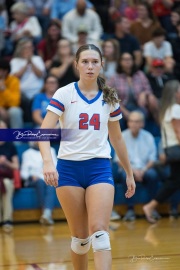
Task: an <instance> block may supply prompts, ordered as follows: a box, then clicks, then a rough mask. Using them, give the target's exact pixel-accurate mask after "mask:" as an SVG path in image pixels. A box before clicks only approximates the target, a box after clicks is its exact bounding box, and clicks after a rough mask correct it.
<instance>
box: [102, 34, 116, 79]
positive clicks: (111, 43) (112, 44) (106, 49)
mask: <svg viewBox="0 0 180 270" xmlns="http://www.w3.org/2000/svg"><path fill="white" fill-rule="evenodd" d="M102 51H103V61H104V66H103V75H104V77H105V79H107V80H109V79H110V78H111V77H112V76H114V75H115V74H116V69H117V66H118V62H119V55H120V53H119V52H120V49H119V43H118V41H117V40H116V39H107V40H105V41H104V42H103V43H102Z"/></svg>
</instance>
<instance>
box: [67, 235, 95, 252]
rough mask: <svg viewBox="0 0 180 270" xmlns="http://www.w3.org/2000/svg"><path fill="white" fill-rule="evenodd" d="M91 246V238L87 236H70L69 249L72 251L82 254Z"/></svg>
mask: <svg viewBox="0 0 180 270" xmlns="http://www.w3.org/2000/svg"><path fill="white" fill-rule="evenodd" d="M90 247H91V239H90V237H87V238H86V239H80V238H76V237H72V240H71V249H72V251H74V253H76V254H79V255H83V254H86V253H87V252H88V251H89V249H90Z"/></svg>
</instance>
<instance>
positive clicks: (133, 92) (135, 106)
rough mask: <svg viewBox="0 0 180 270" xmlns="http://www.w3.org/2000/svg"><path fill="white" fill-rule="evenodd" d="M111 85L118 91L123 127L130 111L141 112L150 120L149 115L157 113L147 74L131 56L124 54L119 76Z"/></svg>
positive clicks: (113, 78) (118, 70)
mask: <svg viewBox="0 0 180 270" xmlns="http://www.w3.org/2000/svg"><path fill="white" fill-rule="evenodd" d="M109 85H110V86H112V87H114V88H115V89H117V94H118V97H119V99H120V100H121V101H122V102H121V110H122V112H123V114H124V119H122V120H123V121H122V120H121V121H122V122H121V127H122V128H124V127H126V125H125V124H126V123H124V122H125V121H126V119H128V117H129V113H130V111H133V110H140V111H141V112H143V113H144V115H145V116H146V118H148V116H149V113H152V114H153V115H155V112H157V101H156V98H155V97H154V95H153V94H152V89H151V86H150V84H149V81H148V79H147V77H146V76H145V74H144V73H143V72H142V71H141V70H139V69H137V68H136V66H135V64H134V60H133V57H132V55H131V54H129V53H122V55H121V57H120V61H119V65H118V68H117V74H116V75H115V76H113V77H112V78H111V79H110V80H109Z"/></svg>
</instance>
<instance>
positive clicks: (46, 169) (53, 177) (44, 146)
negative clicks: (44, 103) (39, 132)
mask: <svg viewBox="0 0 180 270" xmlns="http://www.w3.org/2000/svg"><path fill="white" fill-rule="evenodd" d="M58 119H59V115H57V114H56V113H54V112H51V111H47V114H46V116H45V118H44V120H43V122H42V125H41V128H42V129H53V128H55V126H56V124H57V121H58ZM39 149H40V152H41V155H42V159H43V174H44V180H45V182H46V184H48V185H51V186H57V185H58V172H57V170H56V168H55V166H54V163H53V158H52V155H51V148H50V142H49V141H41V142H39Z"/></svg>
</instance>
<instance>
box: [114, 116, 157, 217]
mask: <svg viewBox="0 0 180 270" xmlns="http://www.w3.org/2000/svg"><path fill="white" fill-rule="evenodd" d="M143 126H144V115H143V114H142V113H141V112H138V111H133V112H131V113H130V114H129V118H128V129H127V130H125V131H123V132H122V135H123V138H124V140H125V143H126V147H127V151H128V156H129V160H130V163H131V167H132V170H133V173H134V179H135V181H136V183H140V184H143V185H145V186H146V187H147V190H148V192H149V197H150V199H152V198H153V197H154V194H156V192H157V189H158V174H157V172H156V170H155V169H154V168H153V165H154V162H155V161H156V159H157V151H156V145H155V141H154V138H153V136H152V135H151V133H149V132H148V131H145V130H144V129H143ZM115 160H116V161H117V162H118V164H119V168H120V169H119V178H120V179H121V180H122V183H123V187H124V189H125V185H126V174H125V172H124V170H123V169H122V166H121V163H120V161H119V160H118V158H117V156H115ZM134 205H135V198H130V199H128V200H127V206H128V211H127V213H126V214H125V216H124V218H123V220H125V221H133V220H134V219H135V212H134ZM154 215H156V217H158V213H154Z"/></svg>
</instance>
